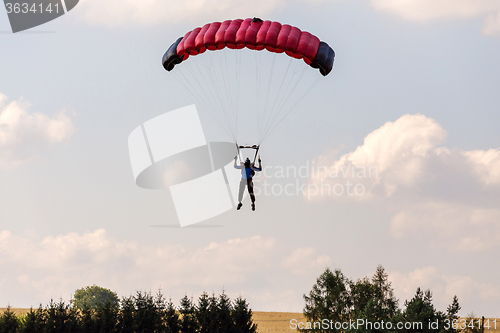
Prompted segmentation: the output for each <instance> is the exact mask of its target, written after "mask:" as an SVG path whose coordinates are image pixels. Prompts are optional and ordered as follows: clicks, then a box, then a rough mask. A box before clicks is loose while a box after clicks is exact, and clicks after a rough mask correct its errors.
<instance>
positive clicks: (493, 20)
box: [371, 0, 500, 35]
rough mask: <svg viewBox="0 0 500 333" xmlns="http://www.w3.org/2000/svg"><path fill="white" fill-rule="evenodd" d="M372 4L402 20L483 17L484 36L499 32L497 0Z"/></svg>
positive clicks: (389, 0) (384, 1)
mask: <svg viewBox="0 0 500 333" xmlns="http://www.w3.org/2000/svg"><path fill="white" fill-rule="evenodd" d="M371 3H372V5H373V7H374V8H375V9H376V10H379V11H386V12H389V13H391V14H393V15H396V16H399V17H401V18H403V19H407V20H414V21H429V20H436V19H470V18H483V17H486V18H485V25H484V27H483V29H482V32H483V33H484V34H485V35H494V34H499V33H500V2H498V1H497V0H371Z"/></svg>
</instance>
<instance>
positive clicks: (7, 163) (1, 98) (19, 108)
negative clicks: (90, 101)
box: [0, 93, 75, 167]
mask: <svg viewBox="0 0 500 333" xmlns="http://www.w3.org/2000/svg"><path fill="white" fill-rule="evenodd" d="M6 102H7V97H6V96H5V95H3V94H1V93H0V167H14V166H17V165H20V164H24V163H27V162H29V161H31V160H32V159H34V158H35V157H36V156H37V154H38V152H39V151H40V149H41V148H43V147H44V146H47V145H50V144H53V143H57V142H62V141H65V140H68V139H69V138H70V137H71V135H72V134H73V133H74V131H75V128H74V126H73V123H72V122H71V118H70V117H69V116H67V115H66V114H65V113H64V111H63V112H60V113H59V114H57V115H56V116H55V117H54V118H51V117H49V116H48V115H45V114H41V113H28V111H27V110H28V108H29V107H30V104H29V103H27V102H25V101H23V100H19V101H13V102H10V103H8V104H7V103H6Z"/></svg>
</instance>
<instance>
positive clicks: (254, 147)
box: [236, 144, 260, 164]
mask: <svg viewBox="0 0 500 333" xmlns="http://www.w3.org/2000/svg"><path fill="white" fill-rule="evenodd" d="M240 149H255V156H254V157H253V162H252V163H253V164H255V161H256V160H257V155H258V154H259V149H260V145H253V146H239V145H238V144H236V151H237V152H238V158H239V160H240V163H243V162H242V161H241V155H240Z"/></svg>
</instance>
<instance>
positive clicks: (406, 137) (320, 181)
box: [306, 114, 500, 252]
mask: <svg viewBox="0 0 500 333" xmlns="http://www.w3.org/2000/svg"><path fill="white" fill-rule="evenodd" d="M445 137H446V131H445V130H444V129H443V128H442V127H441V126H440V125H439V124H438V123H437V122H436V121H435V120H433V119H431V118H428V117H426V116H424V115H421V114H417V115H404V116H402V117H401V118H399V119H398V120H396V121H394V122H387V123H386V124H384V125H383V126H382V127H380V128H379V129H377V130H375V131H373V132H372V133H370V134H368V135H367V136H366V138H365V140H364V143H363V145H361V146H359V147H357V148H356V150H354V151H353V152H349V153H347V154H344V155H342V156H340V157H337V156H336V155H334V154H331V153H330V152H327V153H325V154H323V155H321V156H319V157H318V158H317V159H316V161H315V162H316V163H315V164H316V165H317V169H318V170H319V169H320V166H321V165H322V166H326V168H324V169H323V172H316V173H313V174H312V176H311V179H310V181H311V183H312V184H316V185H317V186H318V187H321V186H323V187H324V186H326V185H328V186H330V187H334V186H337V185H339V184H345V183H346V182H347V181H349V182H351V187H353V185H354V184H358V185H359V186H363V188H364V189H365V192H364V193H365V194H364V195H359V196H358V195H350V196H349V195H346V194H344V195H343V196H337V195H332V194H331V193H328V192H326V194H325V193H321V192H318V194H317V195H316V196H311V198H316V199H321V198H324V197H330V198H332V199H334V200H361V201H375V200H376V201H377V202H383V203H385V205H386V207H387V209H388V211H390V212H391V213H392V214H393V217H392V218H391V220H390V224H391V233H392V235H393V236H394V237H396V238H401V239H403V238H417V237H420V238H421V240H422V241H423V242H424V243H427V244H429V245H430V246H432V247H444V248H446V249H448V250H452V251H468V252H478V251H486V250H489V249H492V248H496V247H498V246H499V245H500V236H498V235H500V225H498V221H499V220H500V210H499V209H498V208H497V203H498V199H500V198H499V197H500V191H499V190H500V149H490V150H487V151H483V150H476V151H463V150H460V149H448V148H446V147H440V146H439V145H440V144H441V143H442V142H443V141H444V139H445ZM373 167H375V169H376V170H377V172H374V173H373V174H372V175H371V176H366V175H365V172H362V170H369V169H370V168H373ZM339 170H340V172H339ZM360 170H361V171H360ZM344 171H349V172H345V174H344V173H343V172H344ZM336 175H338V177H336ZM309 195H310V193H307V195H306V197H308V196H309ZM308 198H309V197H308ZM428 235H433V237H427V236H428Z"/></svg>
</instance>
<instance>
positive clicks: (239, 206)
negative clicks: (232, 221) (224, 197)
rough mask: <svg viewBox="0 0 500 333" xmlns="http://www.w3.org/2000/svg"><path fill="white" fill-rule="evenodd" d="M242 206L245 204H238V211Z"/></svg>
mask: <svg viewBox="0 0 500 333" xmlns="http://www.w3.org/2000/svg"><path fill="white" fill-rule="evenodd" d="M241 206H243V204H242V203H241V202H240V203H239V204H238V207H236V209H237V210H240V208H241Z"/></svg>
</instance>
